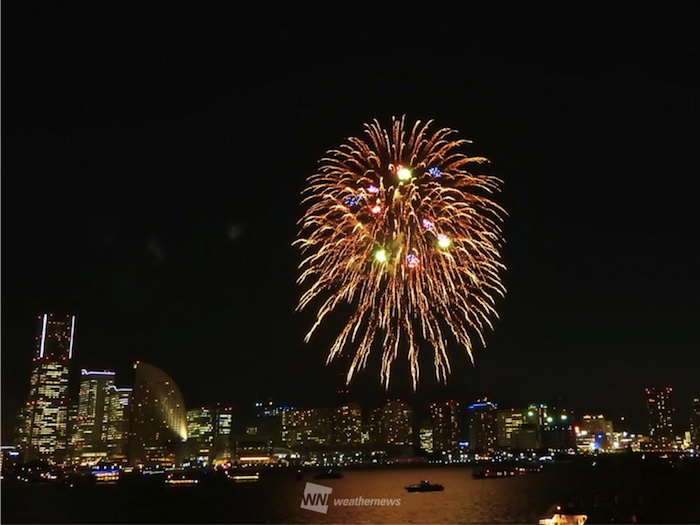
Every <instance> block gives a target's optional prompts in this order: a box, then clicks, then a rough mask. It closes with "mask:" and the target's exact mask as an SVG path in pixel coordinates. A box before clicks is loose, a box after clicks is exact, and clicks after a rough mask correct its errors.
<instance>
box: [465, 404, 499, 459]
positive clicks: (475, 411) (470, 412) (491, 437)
mask: <svg viewBox="0 0 700 525" xmlns="http://www.w3.org/2000/svg"><path fill="white" fill-rule="evenodd" d="M496 409H497V406H496V405H495V404H494V403H491V402H490V401H488V400H486V399H483V400H479V401H478V402H476V403H472V404H471V405H469V406H468V407H467V425H468V428H469V434H468V439H467V441H468V442H469V450H471V451H473V452H477V453H488V452H493V451H494V450H496Z"/></svg>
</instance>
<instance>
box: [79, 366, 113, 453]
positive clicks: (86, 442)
mask: <svg viewBox="0 0 700 525" xmlns="http://www.w3.org/2000/svg"><path fill="white" fill-rule="evenodd" d="M114 376H115V373H114V372H111V371H109V370H86V369H84V368H83V369H82V370H81V371H80V393H79V395H78V413H77V417H76V422H75V429H74V431H73V436H72V437H71V445H72V447H71V448H73V454H74V456H75V458H76V459H78V460H79V461H80V458H83V459H85V460H86V461H87V462H89V463H91V462H94V461H95V460H96V459H97V458H100V457H106V456H107V429H108V421H109V420H108V418H109V413H110V412H109V407H110V397H111V393H112V391H113V389H114ZM80 462H82V461H80Z"/></svg>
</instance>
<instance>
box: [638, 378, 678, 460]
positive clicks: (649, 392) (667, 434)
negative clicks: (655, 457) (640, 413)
mask: <svg viewBox="0 0 700 525" xmlns="http://www.w3.org/2000/svg"><path fill="white" fill-rule="evenodd" d="M644 393H645V394H646V406H647V417H648V421H649V435H650V436H651V440H652V442H653V443H654V445H656V446H660V447H665V446H670V445H671V444H672V443H673V441H674V438H675V436H674V434H673V413H674V406H673V388H671V387H670V386H667V387H663V388H654V387H647V388H645V389H644Z"/></svg>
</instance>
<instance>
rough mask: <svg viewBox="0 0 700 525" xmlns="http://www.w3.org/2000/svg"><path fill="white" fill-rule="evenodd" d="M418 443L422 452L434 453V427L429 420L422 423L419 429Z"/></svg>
mask: <svg viewBox="0 0 700 525" xmlns="http://www.w3.org/2000/svg"><path fill="white" fill-rule="evenodd" d="M418 441H419V444H420V449H421V450H422V451H424V452H426V453H428V454H432V453H433V425H432V424H431V423H430V421H429V420H425V421H423V422H422V423H421V425H420V428H419V429H418Z"/></svg>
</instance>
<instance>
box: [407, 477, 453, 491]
mask: <svg viewBox="0 0 700 525" xmlns="http://www.w3.org/2000/svg"><path fill="white" fill-rule="evenodd" d="M406 490H407V491H408V492H436V491H440V490H445V487H443V486H442V485H440V484H439V483H430V482H429V481H428V480H425V479H424V480H423V481H421V482H420V483H414V484H413V485H407V486H406Z"/></svg>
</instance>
